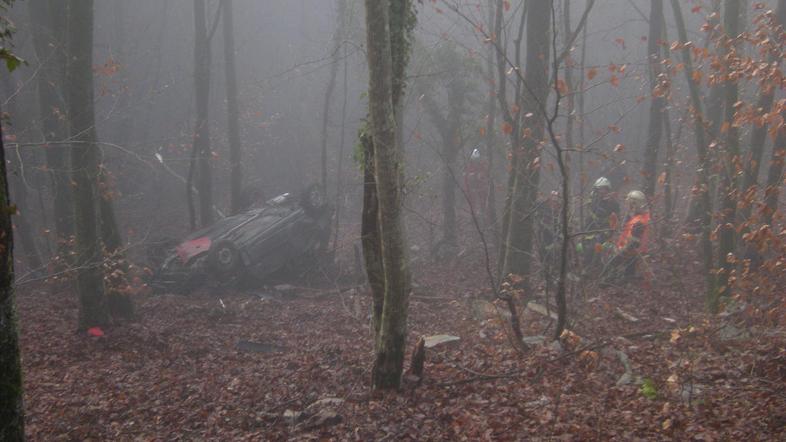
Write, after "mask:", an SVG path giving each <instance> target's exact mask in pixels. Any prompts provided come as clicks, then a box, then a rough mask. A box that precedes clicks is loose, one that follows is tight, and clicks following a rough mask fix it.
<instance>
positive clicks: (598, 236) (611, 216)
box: [582, 177, 620, 274]
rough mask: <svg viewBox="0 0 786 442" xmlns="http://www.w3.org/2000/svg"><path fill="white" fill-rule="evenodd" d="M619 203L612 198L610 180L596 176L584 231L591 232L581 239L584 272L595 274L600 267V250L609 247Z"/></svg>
mask: <svg viewBox="0 0 786 442" xmlns="http://www.w3.org/2000/svg"><path fill="white" fill-rule="evenodd" d="M619 213H620V205H619V203H618V202H617V200H616V199H615V198H614V193H613V192H612V190H611V182H610V181H609V180H608V179H607V178H605V177H600V178H598V179H597V180H596V181H595V183H594V184H593V185H592V193H591V194H590V204H589V210H588V212H587V218H586V220H585V223H584V226H583V228H584V231H585V232H591V233H588V234H587V235H585V236H584V238H583V240H582V249H583V252H584V253H583V258H584V267H585V273H587V274H597V273H598V272H599V271H600V270H601V268H602V262H601V255H602V250H604V249H611V248H612V247H611V245H612V244H611V242H610V241H611V237H612V235H613V233H614V229H616V224H617V219H618V217H619Z"/></svg>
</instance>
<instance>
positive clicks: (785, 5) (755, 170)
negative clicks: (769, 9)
mask: <svg viewBox="0 0 786 442" xmlns="http://www.w3.org/2000/svg"><path fill="white" fill-rule="evenodd" d="M775 16H776V20H777V23H776V24H777V25H779V26H782V27H783V26H786V2H784V0H779V1H778V8H777V9H776V13H775ZM769 62H770V63H774V64H780V62H781V60H780V59H778V57H776V56H775V55H774V54H771V55H770V57H769ZM774 98H775V88H774V87H772V86H767V87H764V88H763V89H762V90H761V91H760V93H759V99H758V101H757V102H756V109H757V110H758V112H759V115H760V116H761V115H764V114H766V113H768V112H770V110H771V109H772V103H773V101H774ZM767 127H768V126H767V123H766V120H765V121H764V122H763V123H762V124H761V125H754V126H753V129H752V130H751V141H750V152H749V153H748V155H747V161H746V162H745V175H744V176H743V182H742V193H743V195H745V194H746V193H748V192H756V190H757V188H758V187H759V170H760V169H761V159H762V156H763V154H764V145H765V143H766V141H767ZM776 138H777V136H776ZM779 147H780V146H779V145H778V144H777V143H775V148H774V149H773V150H778V148H779ZM765 199H766V197H765ZM751 208H752V207H751V205H746V206H744V208H743V209H742V215H741V218H742V220H743V221H747V220H748V218H750V215H751Z"/></svg>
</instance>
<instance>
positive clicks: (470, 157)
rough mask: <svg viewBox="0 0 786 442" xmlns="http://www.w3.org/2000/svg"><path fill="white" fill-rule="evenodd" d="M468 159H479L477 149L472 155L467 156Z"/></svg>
mask: <svg viewBox="0 0 786 442" xmlns="http://www.w3.org/2000/svg"><path fill="white" fill-rule="evenodd" d="M469 159H470V160H474V161H477V160H479V159H480V150H479V149H475V150H473V151H472V154H471V155H470V156H469Z"/></svg>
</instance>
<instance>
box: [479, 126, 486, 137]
mask: <svg viewBox="0 0 786 442" xmlns="http://www.w3.org/2000/svg"><path fill="white" fill-rule="evenodd" d="M485 135H486V128H485V127H482V126H481V127H480V136H481V137H483V136H485Z"/></svg>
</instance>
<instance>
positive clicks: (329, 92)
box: [320, 0, 346, 194]
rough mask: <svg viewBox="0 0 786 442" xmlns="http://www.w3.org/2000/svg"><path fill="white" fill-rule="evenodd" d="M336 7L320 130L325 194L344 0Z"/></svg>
mask: <svg viewBox="0 0 786 442" xmlns="http://www.w3.org/2000/svg"><path fill="white" fill-rule="evenodd" d="M337 1H338V7H337V8H336V13H337V14H338V17H337V20H336V29H335V30H334V31H333V47H332V48H331V53H330V73H329V74H328V83H327V88H326V89H325V100H324V102H323V105H322V129H321V131H320V152H321V155H322V156H321V162H320V164H321V170H322V175H321V176H322V180H321V182H322V192H324V193H325V194H327V175H328V167H327V145H328V123H329V118H328V115H329V114H330V103H331V102H332V99H333V90H335V88H336V76H337V74H338V62H339V58H340V57H339V51H340V49H341V45H342V43H343V41H342V40H343V32H344V16H345V15H346V0H337Z"/></svg>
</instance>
